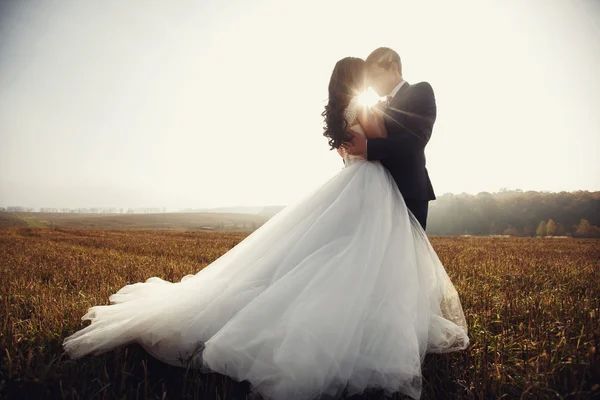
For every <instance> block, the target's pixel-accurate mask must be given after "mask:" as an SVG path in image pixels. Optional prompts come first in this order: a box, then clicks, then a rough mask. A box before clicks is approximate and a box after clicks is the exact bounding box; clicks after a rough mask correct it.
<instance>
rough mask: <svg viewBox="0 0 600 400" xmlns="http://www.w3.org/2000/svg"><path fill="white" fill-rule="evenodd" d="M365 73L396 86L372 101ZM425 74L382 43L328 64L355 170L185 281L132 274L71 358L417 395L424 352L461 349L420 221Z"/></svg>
mask: <svg viewBox="0 0 600 400" xmlns="http://www.w3.org/2000/svg"><path fill="white" fill-rule="evenodd" d="M367 86H371V87H372V88H373V89H374V90H375V91H376V92H377V93H378V94H380V95H389V101H387V102H386V104H379V105H378V106H376V107H373V108H370V107H367V106H364V105H362V103H361V102H360V95H361V93H363V92H364V91H365V90H366V89H367ZM435 112H436V109H435V100H434V97H433V91H432V89H431V86H429V84H427V83H422V84H416V85H409V84H408V83H406V82H403V80H402V75H401V64H400V58H399V57H398V55H397V54H396V53H395V52H394V51H393V50H391V49H387V48H381V49H377V50H375V51H374V52H373V53H372V54H371V55H370V56H369V57H368V58H367V60H366V61H363V60H361V59H357V58H345V59H343V60H341V61H339V62H338V63H337V64H336V66H335V69H334V72H333V75H332V77H331V82H330V85H329V102H328V104H327V106H326V109H325V112H324V113H323V114H324V116H325V122H326V128H325V135H326V136H328V137H329V139H330V144H331V145H332V146H333V147H334V148H338V149H339V148H341V150H339V152H340V154H342V155H343V156H344V160H345V164H346V165H345V168H343V169H342V170H341V171H340V172H339V173H338V174H337V175H335V176H334V177H333V178H332V179H330V180H329V181H328V182H327V183H325V184H324V185H322V186H321V187H320V188H319V189H317V190H315V191H314V192H312V193H310V194H308V195H307V196H306V197H305V198H304V199H302V200H301V201H299V202H297V203H296V204H294V205H291V206H288V207H286V208H285V209H284V210H282V211H281V212H280V213H278V214H277V215H276V216H275V217H273V218H271V219H270V220H269V221H268V222H267V223H266V224H264V225H263V226H262V227H261V228H259V229H258V230H256V231H254V232H253V233H252V234H251V235H249V236H248V237H247V238H246V239H244V240H243V241H242V242H240V243H239V244H238V245H237V246H235V247H234V248H232V249H231V250H230V251H228V252H227V253H225V254H224V255H223V256H221V257H220V258H218V259H217V260H215V261H214V262H213V263H211V264H210V265H208V266H207V267H205V268H204V269H202V270H200V271H199V272H198V273H196V274H195V275H187V276H185V277H183V279H182V280H181V281H180V282H169V281H165V280H162V279H160V278H158V277H151V278H149V279H148V280H146V281H145V282H138V283H134V284H131V285H127V286H124V287H123V288H121V289H120V290H119V291H118V292H117V293H115V294H113V295H111V296H110V298H109V299H110V302H111V303H112V304H110V305H97V306H94V307H91V308H89V309H88V312H87V314H85V315H84V316H83V317H82V319H83V320H87V319H89V320H91V322H92V323H91V324H90V325H89V326H87V327H85V328H83V329H81V330H79V331H77V332H75V333H74V334H73V335H71V336H69V337H67V338H66V339H65V341H64V344H63V346H64V348H65V350H66V351H67V352H68V353H69V355H70V356H71V357H72V358H78V357H81V356H83V355H85V354H88V353H95V354H99V353H102V352H104V351H107V350H109V349H111V348H114V347H117V346H122V345H125V344H127V343H130V342H138V343H140V344H141V345H142V347H144V348H145V349H146V350H147V351H148V352H149V353H150V354H152V355H153V356H154V357H156V358H158V359H160V360H162V361H164V362H166V363H169V364H172V365H176V366H190V367H191V368H199V369H201V370H204V371H206V372H218V373H221V374H225V375H229V376H231V377H232V378H234V379H236V380H239V381H243V380H246V381H249V382H250V384H251V389H252V390H253V392H256V393H260V394H261V395H262V396H263V397H264V398H273V399H316V398H328V397H335V396H338V395H340V394H341V393H342V392H343V391H344V390H345V391H346V393H347V394H359V393H362V392H363V391H364V390H365V389H367V388H379V389H382V390H383V391H384V392H386V393H390V394H391V393H393V392H402V393H404V394H407V395H409V396H411V397H413V398H419V397H420V393H421V363H422V362H423V359H424V357H425V354H426V353H427V352H437V353H442V352H450V351H456V350H462V349H464V348H466V347H467V345H468V343H469V338H468V336H467V326H466V322H465V317H464V313H463V310H462V307H461V303H460V299H459V296H458V293H457V292H456V290H455V288H454V286H453V284H452V282H451V281H450V279H449V277H448V275H447V274H446V271H445V269H444V267H443V265H442V264H441V262H440V260H439V259H438V257H437V255H436V253H435V251H434V250H433V248H432V247H431V244H430V243H429V241H428V239H427V236H426V235H425V232H424V226H425V221H426V217H427V202H428V200H430V199H432V198H434V196H433V190H432V188H431V184H430V182H429V178H428V176H427V172H426V170H425V157H424V154H423V149H424V147H425V144H426V143H427V141H428V139H429V137H430V135H431V130H432V126H433V122H434V120H435Z"/></svg>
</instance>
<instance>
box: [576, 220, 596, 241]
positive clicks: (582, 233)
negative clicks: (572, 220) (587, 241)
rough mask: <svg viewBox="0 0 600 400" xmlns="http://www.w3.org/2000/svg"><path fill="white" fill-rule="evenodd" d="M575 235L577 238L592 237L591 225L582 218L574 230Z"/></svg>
mask: <svg viewBox="0 0 600 400" xmlns="http://www.w3.org/2000/svg"><path fill="white" fill-rule="evenodd" d="M575 235H576V236H578V237H591V236H592V225H591V224H590V222H589V221H588V220H587V219H585V218H582V219H581V221H579V225H577V229H576V230H575Z"/></svg>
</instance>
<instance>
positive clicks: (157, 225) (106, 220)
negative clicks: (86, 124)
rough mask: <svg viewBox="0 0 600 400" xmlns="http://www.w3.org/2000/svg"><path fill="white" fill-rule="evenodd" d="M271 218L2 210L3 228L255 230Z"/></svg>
mask: <svg viewBox="0 0 600 400" xmlns="http://www.w3.org/2000/svg"><path fill="white" fill-rule="evenodd" d="M268 219H269V217H266V216H263V215H257V214H242V213H207V212H204V213H201V212H187V213H156V214H77V213H40V212H28V213H8V212H3V213H0V227H19V226H22V227H32V228H98V229H167V230H216V231H254V230H255V229H257V228H259V227H260V226H261V225H262V224H264V223H265V222H267V221H268Z"/></svg>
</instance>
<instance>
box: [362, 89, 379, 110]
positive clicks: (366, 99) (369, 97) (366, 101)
mask: <svg viewBox="0 0 600 400" xmlns="http://www.w3.org/2000/svg"><path fill="white" fill-rule="evenodd" d="M380 99H381V98H380V97H379V96H378V95H377V93H375V91H374V90H373V89H372V88H369V89H367V90H366V91H364V92H363V93H361V94H360V95H358V101H359V102H360V104H362V105H364V106H369V107H371V106H374V105H375V104H377V102H378V101H379V100H380Z"/></svg>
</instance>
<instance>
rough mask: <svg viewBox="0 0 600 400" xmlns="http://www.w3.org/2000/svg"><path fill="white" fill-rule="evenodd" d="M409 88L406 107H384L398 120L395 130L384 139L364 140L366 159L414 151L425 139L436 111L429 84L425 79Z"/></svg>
mask: <svg viewBox="0 0 600 400" xmlns="http://www.w3.org/2000/svg"><path fill="white" fill-rule="evenodd" d="M411 89H412V93H411V94H410V98H409V99H407V101H406V107H405V108H406V110H392V111H390V110H389V109H388V111H387V112H388V113H390V117H391V118H392V119H393V120H395V121H398V130H397V131H395V130H392V131H391V132H392V133H390V134H389V137H387V138H385V139H384V138H376V139H368V140H367V159H368V160H369V161H374V160H382V159H384V158H387V157H390V156H391V155H405V154H412V153H416V152H419V151H422V150H423V149H424V148H425V145H427V142H429V139H430V138H431V132H432V130H433V123H434V122H435V118H436V113H437V109H436V104H435V95H434V93H433V88H432V87H431V85H430V84H429V83H427V82H422V83H418V84H416V85H414V87H412V88H411Z"/></svg>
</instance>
